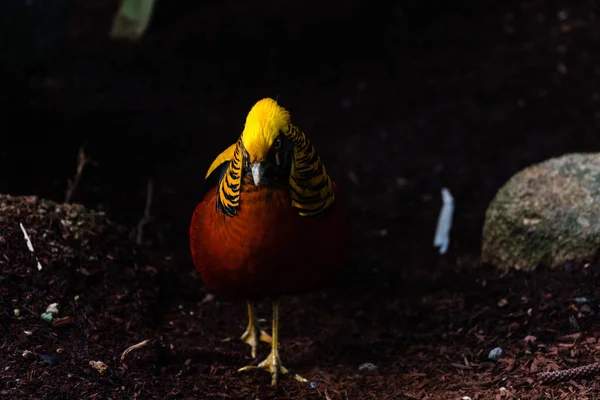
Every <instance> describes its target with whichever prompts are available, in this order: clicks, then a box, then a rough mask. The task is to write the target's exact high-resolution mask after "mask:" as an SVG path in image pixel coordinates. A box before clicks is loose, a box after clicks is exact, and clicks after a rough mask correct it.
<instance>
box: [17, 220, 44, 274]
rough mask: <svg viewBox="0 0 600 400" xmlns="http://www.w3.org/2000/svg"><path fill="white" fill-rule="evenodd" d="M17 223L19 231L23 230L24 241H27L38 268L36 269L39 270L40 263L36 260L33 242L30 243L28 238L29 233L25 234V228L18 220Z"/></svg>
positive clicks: (40, 268)
mask: <svg viewBox="0 0 600 400" xmlns="http://www.w3.org/2000/svg"><path fill="white" fill-rule="evenodd" d="M19 225H20V226H21V231H22V232H23V236H24V237H25V241H26V242H27V248H28V249H29V251H30V252H31V254H33V256H34V257H35V261H36V262H37V269H38V271H41V270H42V264H41V263H40V260H38V258H37V255H36V254H35V250H34V249H33V244H32V243H31V239H29V235H28V234H27V231H26V230H25V227H24V226H23V224H22V223H20V222H19Z"/></svg>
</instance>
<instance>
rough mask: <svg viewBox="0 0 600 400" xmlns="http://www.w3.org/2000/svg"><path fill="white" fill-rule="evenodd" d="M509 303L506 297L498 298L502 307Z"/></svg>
mask: <svg viewBox="0 0 600 400" xmlns="http://www.w3.org/2000/svg"><path fill="white" fill-rule="evenodd" d="M507 304H508V300H506V299H500V300H498V307H500V308H502V307H504V306H505V305H507Z"/></svg>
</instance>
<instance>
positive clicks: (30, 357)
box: [22, 350, 35, 360]
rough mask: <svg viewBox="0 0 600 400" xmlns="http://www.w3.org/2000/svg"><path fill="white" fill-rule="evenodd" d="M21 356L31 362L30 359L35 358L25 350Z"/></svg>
mask: <svg viewBox="0 0 600 400" xmlns="http://www.w3.org/2000/svg"><path fill="white" fill-rule="evenodd" d="M22 355H23V358H24V359H26V360H32V359H34V358H35V354H33V353H32V352H31V351H29V350H25V351H24V352H23V354H22Z"/></svg>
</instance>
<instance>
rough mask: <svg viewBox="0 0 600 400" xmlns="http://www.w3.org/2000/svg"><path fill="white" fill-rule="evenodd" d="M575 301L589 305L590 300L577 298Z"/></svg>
mask: <svg viewBox="0 0 600 400" xmlns="http://www.w3.org/2000/svg"><path fill="white" fill-rule="evenodd" d="M573 301H574V302H575V303H577V304H585V303H589V302H590V299H588V298H587V297H575V298H574V299H573Z"/></svg>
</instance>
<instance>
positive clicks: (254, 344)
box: [240, 323, 273, 358]
mask: <svg viewBox="0 0 600 400" xmlns="http://www.w3.org/2000/svg"><path fill="white" fill-rule="evenodd" d="M240 340H241V341H242V342H244V343H246V344H247V345H249V346H250V347H251V348H252V351H251V354H252V358H256V349H257V348H258V343H259V342H265V343H272V342H273V339H272V338H271V336H270V335H269V334H268V333H267V332H265V331H263V330H262V329H260V327H259V326H258V325H257V324H254V323H250V324H248V328H246V331H245V332H244V333H243V334H242V336H241V337H240Z"/></svg>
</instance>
